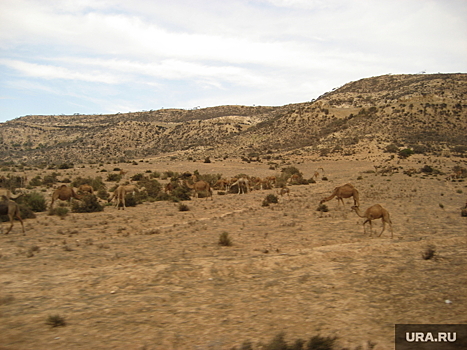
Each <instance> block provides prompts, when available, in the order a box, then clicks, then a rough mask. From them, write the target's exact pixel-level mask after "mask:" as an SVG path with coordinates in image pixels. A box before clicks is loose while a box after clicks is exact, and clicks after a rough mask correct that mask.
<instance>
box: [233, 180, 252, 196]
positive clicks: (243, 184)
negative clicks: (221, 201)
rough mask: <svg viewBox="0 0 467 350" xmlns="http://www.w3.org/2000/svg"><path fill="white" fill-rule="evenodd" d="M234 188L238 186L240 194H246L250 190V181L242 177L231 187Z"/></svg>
mask: <svg viewBox="0 0 467 350" xmlns="http://www.w3.org/2000/svg"><path fill="white" fill-rule="evenodd" d="M233 186H237V187H238V194H241V193H243V194H245V193H248V191H249V189H250V183H249V180H248V179H247V178H245V177H241V178H239V179H238V180H237V181H235V182H234V183H232V184H231V185H230V187H231V188H232V187H233Z"/></svg>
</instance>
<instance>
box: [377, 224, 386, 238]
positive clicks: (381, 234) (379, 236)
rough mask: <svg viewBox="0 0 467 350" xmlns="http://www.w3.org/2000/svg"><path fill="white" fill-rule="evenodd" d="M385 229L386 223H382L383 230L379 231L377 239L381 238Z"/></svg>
mask: <svg viewBox="0 0 467 350" xmlns="http://www.w3.org/2000/svg"><path fill="white" fill-rule="evenodd" d="M385 229H386V221H383V229H382V230H381V233H380V234H379V236H378V237H381V235H382V234H383V232H384V230H385Z"/></svg>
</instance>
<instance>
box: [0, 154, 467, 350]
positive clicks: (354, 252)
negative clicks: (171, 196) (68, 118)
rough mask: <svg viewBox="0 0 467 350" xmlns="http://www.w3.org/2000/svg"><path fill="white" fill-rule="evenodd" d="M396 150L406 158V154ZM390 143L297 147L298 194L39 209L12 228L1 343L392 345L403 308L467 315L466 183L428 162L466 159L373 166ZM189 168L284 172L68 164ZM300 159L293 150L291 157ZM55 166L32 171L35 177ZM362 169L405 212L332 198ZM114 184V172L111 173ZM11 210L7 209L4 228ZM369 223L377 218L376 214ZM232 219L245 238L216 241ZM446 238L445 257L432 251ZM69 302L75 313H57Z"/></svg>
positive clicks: (229, 162)
mask: <svg viewBox="0 0 467 350" xmlns="http://www.w3.org/2000/svg"><path fill="white" fill-rule="evenodd" d="M396 162H397V163H396ZM380 163H381V158H377V157H376V156H375V158H371V157H362V158H359V159H357V158H355V159H353V160H345V159H337V158H336V159H334V160H333V159H324V160H319V159H304V158H298V157H297V158H296V159H291V160H290V163H289V164H290V165H292V166H295V167H297V168H298V169H299V170H300V171H301V172H302V173H303V174H304V177H305V178H310V177H312V175H313V172H314V171H315V170H316V169H317V168H319V167H322V168H323V169H324V170H325V175H326V178H327V180H322V178H321V177H320V178H318V180H317V182H316V183H314V184H308V185H294V186H289V188H290V197H288V196H283V197H281V196H278V197H279V202H278V203H277V204H271V205H269V206H263V205H262V202H263V199H264V198H265V197H266V195H268V194H270V193H273V194H277V189H269V190H255V191H252V192H250V193H248V194H225V195H219V194H218V193H217V191H214V198H213V200H212V201H211V200H206V199H204V198H199V199H198V198H197V199H193V200H191V201H186V202H184V203H185V204H187V205H188V207H189V210H188V211H179V210H178V203H173V202H167V201H163V202H151V203H150V202H145V203H144V204H141V205H138V206H136V207H128V208H126V209H125V210H117V209H116V208H115V207H114V206H106V207H105V209H104V211H103V212H97V213H71V212H70V213H69V214H68V215H67V216H66V217H65V218H63V219H61V218H60V217H58V216H51V215H48V213H47V212H42V213H37V218H35V219H27V220H25V228H26V235H24V236H23V235H22V233H21V226H20V225H19V223H18V222H16V223H15V225H14V227H13V230H12V231H11V232H10V234H8V235H5V234H0V349H8V350H26V349H48V350H50V349H86V350H88V349H125V350H130V349H135V350H142V349H147V350H150V349H151V350H152V349H158V350H159V349H160V350H170V349H213V350H217V349H232V348H234V347H236V348H237V349H240V348H241V346H242V344H243V343H244V342H246V341H249V342H251V344H252V347H253V349H261V348H262V344H263V345H264V344H267V343H268V342H270V341H271V339H272V338H273V337H274V336H276V335H277V334H279V333H280V332H284V333H285V337H286V339H287V340H290V341H293V340H295V339H298V338H301V339H304V340H308V339H309V338H310V337H312V336H315V335H321V336H337V337H338V339H337V345H338V348H339V349H342V348H347V349H357V348H360V349H370V348H374V349H378V350H383V349H384V350H385V349H393V348H394V341H393V339H394V325H395V324H398V323H445V324H457V323H467V293H465V291H466V289H467V274H466V273H465V271H466V267H467V245H466V243H467V237H466V236H467V218H466V217H461V215H460V212H461V208H463V207H464V205H465V203H466V199H467V195H466V193H467V187H466V182H463V181H462V180H459V181H448V180H446V179H445V177H446V175H436V176H435V175H426V174H423V173H421V174H414V175H412V176H408V175H406V174H404V173H403V169H409V168H416V169H419V168H421V167H423V166H424V165H425V164H428V165H430V166H433V167H434V168H437V169H439V170H441V171H442V172H444V173H445V174H450V172H451V170H450V169H452V167H453V166H454V165H456V164H457V165H459V164H460V165H462V166H463V167H466V162H465V161H463V160H462V158H460V159H459V158H457V159H456V158H434V157H431V158H429V157H424V156H420V155H415V156H413V157H411V158H409V159H407V160H397V159H396V160H394V161H393V163H394V165H395V166H398V167H400V168H401V170H400V171H399V172H396V173H394V174H392V175H387V176H382V175H375V173H373V172H372V171H373V170H374V165H377V164H380ZM117 166H118V167H120V168H123V169H125V170H128V171H129V174H128V176H130V175H132V174H136V173H142V172H144V171H146V170H152V171H159V172H163V171H167V170H171V171H178V172H184V171H190V172H193V171H194V170H198V171H199V172H200V173H201V174H218V173H221V174H223V176H225V177H232V176H235V175H237V174H239V173H244V174H248V175H251V176H261V177H265V176H270V175H276V174H278V173H280V167H279V168H278V169H277V170H272V169H270V167H269V166H268V164H267V163H266V162H262V163H258V162H252V163H245V162H241V161H240V160H236V159H226V160H222V161H220V160H214V161H213V162H212V163H203V162H202V161H196V162H194V161H179V160H170V159H169V158H158V159H156V158H155V159H148V160H145V161H142V162H141V161H138V162H137V165H131V164H118V165H115V164H111V165H110V164H106V165H103V166H101V167H98V166H97V165H94V166H89V165H87V166H85V167H84V168H80V167H77V166H76V167H75V168H74V169H68V170H60V171H59V172H61V173H62V174H63V176H62V177H65V176H67V177H71V178H73V177H74V176H102V173H100V172H99V169H102V168H106V169H107V170H108V171H109V172H110V171H112V169H113V168H114V167H117ZM281 166H286V165H281ZM52 171H53V170H29V171H27V176H28V178H32V177H34V176H35V175H37V174H42V175H44V174H46V173H48V172H52ZM345 183H352V184H353V185H354V186H355V187H356V188H357V189H358V190H359V192H360V201H361V208H362V209H363V210H364V209H366V208H367V207H369V206H371V205H373V204H377V203H379V204H381V205H382V206H383V207H385V208H386V209H387V210H388V211H389V213H390V215H391V220H392V223H393V225H392V227H393V230H394V238H393V239H391V238H390V237H391V235H390V231H389V229H386V231H385V232H384V233H383V234H382V236H381V237H378V234H379V232H380V231H381V220H375V221H374V224H373V231H374V232H375V234H373V236H372V237H370V235H369V234H368V231H367V234H364V232H363V226H362V223H363V221H364V219H362V218H360V217H358V216H357V215H356V214H355V213H354V212H353V211H352V210H351V209H350V207H351V205H353V201H352V200H351V199H346V200H344V202H345V206H344V207H342V205H340V206H339V205H338V201H337V200H336V199H332V200H331V201H329V202H327V203H326V204H327V206H328V208H329V211H328V212H321V211H317V210H316V209H317V207H318V205H319V202H320V200H321V199H322V198H324V197H326V196H328V195H330V194H331V192H332V190H333V189H334V188H335V187H336V186H340V185H343V184H345ZM108 185H109V187H110V186H111V184H108ZM7 226H8V223H3V224H2V227H3V229H4V232H5V230H6V228H7ZM367 230H368V227H367ZM224 232H227V233H228V235H229V237H230V239H231V241H232V243H233V244H232V246H221V245H219V244H218V242H219V236H220V234H222V233H224ZM429 249H432V251H434V256H433V257H432V258H431V259H424V258H423V254H424V253H425V252H427V251H428V250H429ZM52 315H60V316H61V317H63V318H64V319H65V321H66V325H65V326H60V327H51V326H50V325H48V324H47V323H46V321H47V320H48V318H49V317H50V316H52Z"/></svg>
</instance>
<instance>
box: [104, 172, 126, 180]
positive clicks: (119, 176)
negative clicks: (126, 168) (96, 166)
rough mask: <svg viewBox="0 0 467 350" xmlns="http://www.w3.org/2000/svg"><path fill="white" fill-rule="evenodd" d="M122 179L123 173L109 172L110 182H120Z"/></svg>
mask: <svg viewBox="0 0 467 350" xmlns="http://www.w3.org/2000/svg"><path fill="white" fill-rule="evenodd" d="M121 179H122V175H120V174H112V173H111V174H107V180H106V181H108V182H119V181H120V180H121Z"/></svg>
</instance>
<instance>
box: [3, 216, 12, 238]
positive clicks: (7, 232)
mask: <svg viewBox="0 0 467 350" xmlns="http://www.w3.org/2000/svg"><path fill="white" fill-rule="evenodd" d="M8 216H9V217H10V224H11V225H10V227H9V228H8V231H6V233H5V234H6V235H7V234H9V233H10V231H11V229H12V228H13V223H14V222H13V220H14V219H13V215H8Z"/></svg>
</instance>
